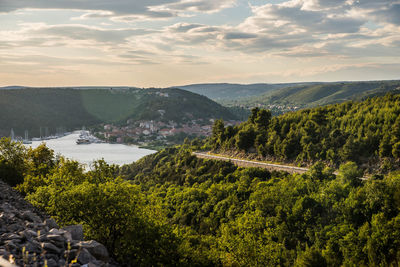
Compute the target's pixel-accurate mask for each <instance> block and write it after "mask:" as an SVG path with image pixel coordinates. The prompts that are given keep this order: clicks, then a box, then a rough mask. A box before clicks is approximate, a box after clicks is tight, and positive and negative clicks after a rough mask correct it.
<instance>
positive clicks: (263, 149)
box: [209, 94, 400, 172]
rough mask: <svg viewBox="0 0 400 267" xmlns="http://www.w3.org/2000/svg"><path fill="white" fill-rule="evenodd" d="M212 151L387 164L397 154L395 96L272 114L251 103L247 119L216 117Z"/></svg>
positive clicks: (399, 130) (398, 100) (399, 100)
mask: <svg viewBox="0 0 400 267" xmlns="http://www.w3.org/2000/svg"><path fill="white" fill-rule="evenodd" d="M209 144H210V145H211V146H212V148H213V149H214V150H216V151H220V152H223V153H236V154H237V153H242V154H245V155H244V157H259V158H261V159H264V160H265V159H269V160H278V161H289V162H297V163H299V164H304V163H313V162H315V161H318V160H321V161H325V162H327V163H329V164H331V165H332V166H337V165H338V164H341V163H344V162H346V161H355V162H357V163H359V164H365V165H366V166H365V167H366V168H370V171H371V172H372V171H373V170H374V168H377V167H380V168H383V169H385V168H389V169H390V168H391V167H390V166H396V165H397V164H398V161H399V158H400V95H392V94H388V95H386V96H384V97H375V98H370V99H367V100H365V101H363V102H351V101H348V102H345V103H342V104H334V105H328V106H324V107H318V108H311V109H303V110H299V111H297V112H289V113H286V114H283V115H281V116H277V117H273V118H271V113H270V111H268V110H264V109H261V110H260V109H258V108H255V109H253V110H252V115H251V116H250V118H249V120H248V121H247V122H244V123H242V124H241V125H238V126H235V127H226V128H225V127H224V125H223V123H222V122H218V121H217V122H216V124H215V125H214V129H213V136H212V138H211V140H210V143H209Z"/></svg>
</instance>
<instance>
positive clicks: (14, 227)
mask: <svg viewBox="0 0 400 267" xmlns="http://www.w3.org/2000/svg"><path fill="white" fill-rule="evenodd" d="M24 229H25V228H24V227H23V226H22V225H20V224H18V223H13V224H10V225H7V231H8V232H12V233H17V232H20V231H23V230H24Z"/></svg>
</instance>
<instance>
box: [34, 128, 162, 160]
mask: <svg viewBox="0 0 400 267" xmlns="http://www.w3.org/2000/svg"><path fill="white" fill-rule="evenodd" d="M78 138H79V133H73V134H70V135H67V136H64V137H61V138H58V139H52V140H46V141H33V142H32V144H31V145H27V146H31V147H33V148H36V147H38V146H39V145H40V144H41V143H43V142H44V143H46V145H47V146H48V147H49V148H51V149H53V150H54V152H55V153H56V154H61V155H63V156H65V157H66V158H70V159H74V160H77V161H79V162H81V163H85V164H88V165H90V164H91V163H92V162H93V161H94V160H97V159H102V158H103V159H104V160H105V161H106V162H108V163H112V164H118V165H123V164H129V163H132V162H133V161H137V160H138V159H140V158H142V157H144V156H147V155H150V154H152V153H155V152H156V151H154V150H149V149H142V148H139V147H137V146H127V145H121V144H89V145H77V144H76V140H77V139H78Z"/></svg>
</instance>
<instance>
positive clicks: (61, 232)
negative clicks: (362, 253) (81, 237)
mask: <svg viewBox="0 0 400 267" xmlns="http://www.w3.org/2000/svg"><path fill="white" fill-rule="evenodd" d="M65 232H66V231H64V230H59V229H56V228H52V229H51V230H50V231H49V234H53V235H63V234H64V233H65Z"/></svg>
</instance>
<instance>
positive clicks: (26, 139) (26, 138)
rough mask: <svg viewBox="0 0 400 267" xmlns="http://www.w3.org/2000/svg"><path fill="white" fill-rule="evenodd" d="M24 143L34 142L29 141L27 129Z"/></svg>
mask: <svg viewBox="0 0 400 267" xmlns="http://www.w3.org/2000/svg"><path fill="white" fill-rule="evenodd" d="M22 143H23V144H26V145H29V144H32V141H29V137H28V130H25V139H24V140H23V141H22Z"/></svg>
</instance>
